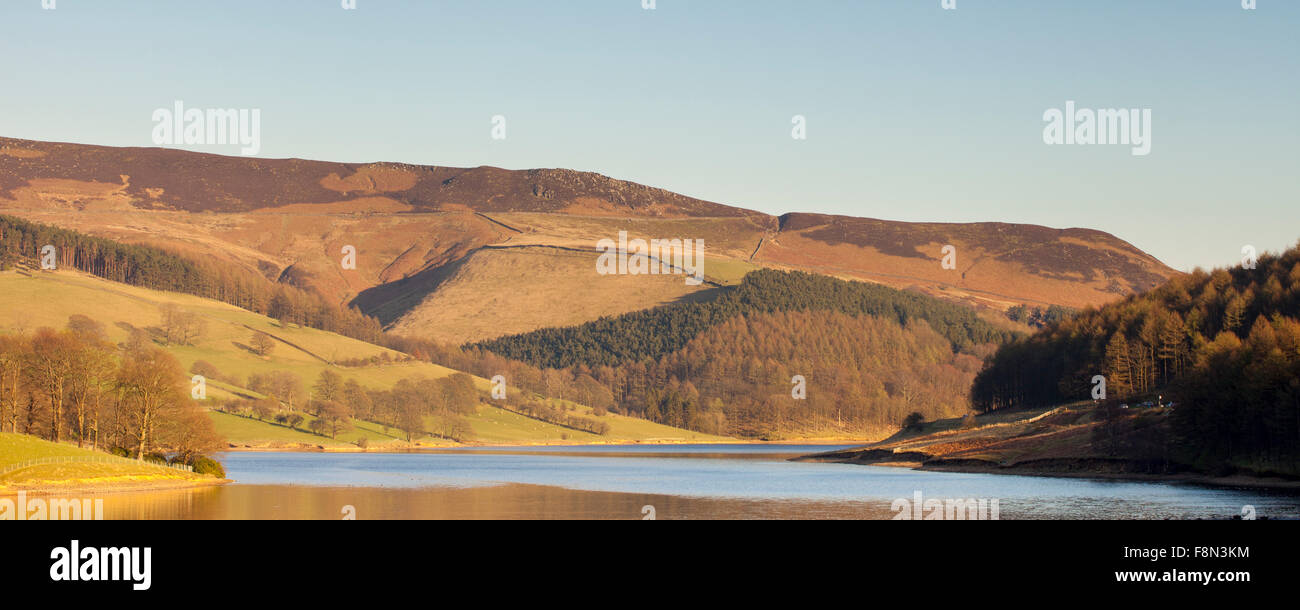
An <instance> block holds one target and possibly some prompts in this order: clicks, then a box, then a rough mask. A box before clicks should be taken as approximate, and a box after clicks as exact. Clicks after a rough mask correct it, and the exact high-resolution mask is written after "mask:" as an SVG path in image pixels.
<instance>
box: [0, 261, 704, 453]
mask: <svg viewBox="0 0 1300 610" xmlns="http://www.w3.org/2000/svg"><path fill="white" fill-rule="evenodd" d="M169 303H170V304H174V305H176V306H178V307H179V308H181V309H182V310H183V311H186V312H191V313H195V314H198V315H199V316H201V317H202V318H203V320H204V321H205V323H206V324H205V330H204V333H203V335H202V337H200V338H199V339H197V340H196V341H194V344H193V345H186V346H180V345H170V346H167V349H168V350H169V351H171V352H173V353H174V354H175V355H176V356H177V358H178V359H179V360H180V361H181V364H182V365H183V366H184V367H185V368H186V369H187V370H188V369H189V367H190V366H192V365H193V363H194V362H196V361H199V360H202V361H205V362H208V363H210V364H212V365H214V366H215V367H216V368H217V369H218V370H219V371H220V372H221V373H222V376H223V377H224V379H223V380H210V381H209V382H208V388H207V389H208V391H207V396H208V400H209V401H210V402H211V403H212V404H213V405H215V404H217V403H219V402H221V401H224V400H226V399H229V398H232V397H236V396H240V397H253V398H257V397H260V395H259V394H257V393H255V392H251V391H249V390H247V389H246V388H244V387H243V386H244V385H245V384H246V382H247V379H248V375H249V374H250V373H267V372H269V371H273V370H284V371H289V372H292V373H294V374H296V375H298V376H300V377H301V378H302V379H303V381H304V382H305V383H306V384H307V385H310V384H311V383H312V382H313V381H314V380H315V379H316V378H317V377H318V376H319V375H320V373H321V372H322V371H324V370H327V369H331V370H334V371H335V372H337V373H339V374H340V375H341V376H343V377H344V378H345V379H356V380H357V382H358V383H360V384H361V385H362V386H365V387H368V388H372V389H387V388H390V387H391V386H392V385H393V384H395V383H396V382H397V381H399V380H401V379H403V378H410V377H420V376H422V377H426V378H441V377H445V376H448V375H450V374H452V373H454V372H455V371H453V370H451V369H448V368H445V367H442V366H438V365H435V364H430V363H427V362H416V361H408V362H396V361H394V362H390V363H385V364H376V365H368V366H363V367H346V366H337V365H335V364H332V363H333V362H335V361H338V360H351V359H367V358H370V357H372V356H381V355H384V354H387V355H388V356H389V358H391V359H393V360H397V359H400V358H402V357H403V355H402V354H400V353H399V352H395V351H392V350H388V349H385V348H382V347H379V346H375V345H372V344H369V343H365V342H363V341H357V340H355V339H350V338H347V337H343V336H341V335H336V334H334V333H330V332H326V331H322V330H316V329H312V328H302V327H298V326H290V327H289V328H282V327H281V326H280V325H279V323H278V322H276V321H274V320H272V319H270V318H267V317H265V316H261V315H258V314H255V313H252V312H249V311H246V310H243V309H239V308H237V307H234V306H232V305H227V304H225V303H220V302H217V301H212V300H209V299H203V298H199V297H193V296H189V295H183V294H176V293H169V292H160V291H156V290H149V289H145V288H139V287H134V286H128V285H124V284H117V283H113V282H109V281H106V280H101V279H99V278H96V277H93V276H89V275H86V274H82V273H79V272H76V271H53V272H48V271H34V272H29V271H10V272H3V273H0V332H31V331H34V330H36V329H37V328H40V327H42V326H48V327H52V328H63V327H64V326H65V325H66V324H67V322H68V318H69V317H70V316H73V315H77V314H80V315H85V316H88V317H90V318H92V319H94V320H96V321H98V322H100V323H101V324H103V325H104V327H105V330H106V331H107V333H108V335H109V339H110V340H111V341H113V342H115V343H122V342H125V341H126V340H127V338H128V337H129V336H130V334H131V332H132V331H133V329H141V330H145V331H146V332H150V330H151V329H154V332H156V328H157V327H158V326H159V324H160V323H161V306H162V305H164V304H169ZM254 331H257V332H265V333H268V334H270V335H272V336H273V337H275V338H276V339H277V341H276V344H275V348H274V349H273V350H272V351H271V353H270V354H269V355H268V356H266V357H262V356H258V355H257V354H255V353H254V352H253V351H251V350H250V349H249V348H248V345H249V343H250V340H251V337H252V335H253V333H254ZM475 383H476V384H477V385H478V386H479V388H480V389H483V390H487V389H488V387H489V382H488V381H487V380H485V379H482V378H475ZM573 409H575V411H574V413H575V414H577V415H582V416H587V417H594V415H592V414H591V410H590V408H588V407H586V406H583V405H573ZM210 415H211V417H212V418H213V420H214V421H215V423H216V424H217V431H218V432H219V433H221V434H222V435H223V436H225V438H226V439H227V440H228V441H230V442H231V443H232V444H234V445H236V446H243V445H249V446H282V447H315V446H321V447H344V446H356V443H357V441H359V440H360V439H362V438H364V439H366V442H367V444H369V445H370V446H376V445H383V444H385V443H397V442H399V441H405V437H404V436H402V434H401V433H400V432H398V431H396V430H384V429H383V427H382V426H380V425H379V424H374V423H371V422H360V421H358V422H356V423H355V424H356V425H355V427H354V429H353V430H351V431H348V432H344V433H341V434H339V435H338V438H336V439H331V438H329V437H327V436H320V435H316V434H312V433H310V432H307V431H306V430H307V429H308V428H307V426H309V425H310V423H311V420H312V417H311V416H310V415H306V416H305V417H306V419H305V420H304V421H303V422H302V423H301V424H299V425H298V426H297V428H296V429H295V428H289V427H287V426H283V425H279V424H275V423H272V422H263V421H258V420H256V419H251V418H247V417H240V416H235V415H229V414H225V413H218V412H215V411H213V412H211V413H210ZM467 419H468V420H469V423H470V427H471V430H472V431H473V432H474V438H473V439H471V442H501V443H561V442H628V441H655V440H662V441H674V442H682V441H702V440H716V439H717V438H718V437H710V436H708V435H702V434H698V433H694V432H690V431H686V430H680V429H677V428H671V427H668V426H661V425H658V424H654V423H651V422H647V421H644V420H640V419H636V418H630V417H624V416H620V415H615V414H613V413H610V414H607V415H604V416H600V418H599V419H600V420H601V421H604V422H607V423H608V424H609V426H610V431H609V434H606V435H595V434H591V433H587V432H582V431H578V430H573V429H569V428H565V427H563V426H558V425H555V424H550V423H546V422H542V421H539V420H535V419H531V418H527V417H524V416H522V415H517V414H515V413H511V412H507V411H504V410H502V409H499V408H497V407H493V406H488V405H480V406H479V408H478V412H477V413H476V414H473V415H470V416H469V417H468V418H467ZM417 440H418V441H419V442H420V443H421V444H422V445H446V444H450V443H449V442H448V441H445V440H438V439H434V438H432V437H426V438H423V439H417Z"/></svg>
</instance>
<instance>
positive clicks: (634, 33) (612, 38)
mask: <svg viewBox="0 0 1300 610" xmlns="http://www.w3.org/2000/svg"><path fill="white" fill-rule="evenodd" d="M47 1H48V0H47ZM54 3H55V4H54V8H53V9H52V10H50V9H46V8H43V6H42V0H0V32H3V34H2V35H0V56H3V57H4V58H5V59H4V61H0V136H7V137H17V138H27V139H34V140H47V141H62V142H79V143H87V144H101V145H111V146H152V145H154V142H153V139H152V138H153V131H154V121H153V113H154V111H155V110H156V109H159V108H171V107H172V105H173V103H174V102H175V101H177V100H180V101H182V102H183V103H184V104H185V106H186V107H191V108H204V109H206V108H236V109H254V108H255V109H259V110H260V113H261V149H260V151H259V152H258V154H257V156H260V157H266V158H284V157H299V158H308V159H321V160H329V161H344V162H372V161H400V162H406V163H416V164H428V165H443V166H455V167H474V166H479V165H491V166H497V167H505V168H510V169H527V168H538V167H563V168H571V169H578V170H586V171H595V172H599V173H602V174H606V175H609V176H613V177H615V178H621V179H626V180H632V181H635V182H640V183H644V184H649V185H652V186H657V187H661V188H665V189H668V190H671V191H675V192H679V193H682V194H686V195H690V196H693V197H699V198H701V199H706V200H710V201H716V202H719V203H724V204H728V205H735V206H740V207H745V208H749V209H755V210H760V211H763V212H768V213H771V214H781V213H785V212H821V213H829V214H844V215H851V216H865V217H872V218H884V219H891V220H904V221H928V222H976V221H999V222H1016V223H1033V224H1041V225H1046V226H1051V227H1058V228H1065V227H1087V228H1093V229H1099V230H1103V231H1107V232H1110V233H1113V234H1115V235H1117V236H1118V237H1120V238H1123V239H1125V240H1128V241H1129V242H1131V243H1133V244H1134V245H1136V246H1137V247H1139V248H1142V249H1143V250H1146V251H1147V252H1150V253H1152V254H1153V255H1155V256H1156V257H1158V258H1159V259H1161V260H1162V261H1164V262H1165V263H1167V264H1169V265H1170V266H1172V267H1174V268H1176V269H1181V270H1185V271H1186V270H1190V269H1191V268H1192V267H1194V266H1204V267H1213V266H1225V265H1232V264H1236V263H1237V262H1239V261H1240V259H1241V257H1242V255H1241V249H1242V247H1243V246H1245V245H1251V246H1254V247H1255V248H1256V249H1257V250H1259V251H1261V252H1263V251H1268V250H1272V251H1277V250H1282V249H1285V248H1288V247H1291V246H1293V245H1295V244H1296V243H1297V241H1298V240H1300V151H1298V150H1297V144H1298V143H1300V111H1298V110H1297V101H1300V35H1298V34H1297V32H1300V2H1296V1H1294V0H1257V3H1256V8H1254V9H1253V10H1245V9H1243V8H1242V2H1241V0H1168V1H1155V0H1145V1H1135V0H1090V1H1086V2H1084V1H1072V0H955V4H956V8H955V9H951V10H950V9H945V8H944V7H943V6H942V2H941V0H802V1H793V0H791V1H775V0H750V1H745V0H656V1H655V2H654V5H655V6H654V8H653V9H651V10H647V9H646V8H644V7H643V3H642V0H549V1H548V0H463V1H462V0H356V8H355V9H352V10H347V9H344V8H343V6H342V1H341V0H208V1H200V0H186V1H179V2H178V1H176V0H135V1H128V0H54ZM1067 101H1073V102H1074V104H1075V105H1076V107H1078V108H1088V109H1148V110H1150V111H1151V117H1152V119H1151V123H1150V128H1151V149H1150V153H1149V154H1147V155H1145V156H1136V155H1133V154H1132V152H1131V147H1130V146H1126V145H1103V144H1095V145H1048V144H1047V143H1045V142H1044V133H1043V132H1044V127H1045V125H1046V123H1045V121H1044V113H1045V112H1047V111H1048V110H1050V109H1054V108H1055V109H1064V108H1065V104H1066V102H1067ZM498 115H499V116H503V117H505V119H506V123H505V125H506V137H505V139H503V140H499V139H493V137H492V129H493V127H494V124H493V122H492V120H493V117H495V116H498ZM795 116H802V117H804V119H805V121H806V123H805V124H806V139H796V138H794V137H792V133H793V132H792V130H793V129H794V127H793V123H792V120H793V118H794V117H795ZM188 148H190V149H193V150H201V151H205V152H218V153H222V154H236V155H237V154H240V151H239V147H238V146H221V145H214V146H191V147H188Z"/></svg>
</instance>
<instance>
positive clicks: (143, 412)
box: [0, 315, 223, 463]
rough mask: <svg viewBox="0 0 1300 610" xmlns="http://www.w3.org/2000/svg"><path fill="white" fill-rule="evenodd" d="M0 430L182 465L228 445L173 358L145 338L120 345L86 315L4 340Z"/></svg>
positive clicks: (0, 339) (140, 336)
mask: <svg viewBox="0 0 1300 610" xmlns="http://www.w3.org/2000/svg"><path fill="white" fill-rule="evenodd" d="M0 429H3V430H7V431H8V432H13V433H21V434H30V435H34V436H40V437H43V438H47V439H49V440H51V441H54V442H63V441H65V440H75V441H76V442H77V446H79V447H82V446H86V445H89V446H90V447H91V448H92V449H104V450H111V451H114V452H117V453H120V454H124V455H125V454H130V455H134V456H135V457H137V458H138V459H144V458H147V457H151V456H156V455H157V454H159V453H172V454H175V457H176V458H177V459H180V460H182V461H183V462H184V463H192V462H193V460H195V459H197V458H200V457H202V456H204V455H206V454H209V453H212V452H215V451H218V450H220V448H221V446H222V444H223V441H222V439H221V438H220V437H219V436H218V435H217V433H216V431H215V429H214V428H213V424H212V422H211V421H210V420H209V419H208V418H207V416H206V415H205V414H204V413H203V411H202V410H201V409H200V408H199V406H198V405H197V404H196V403H195V401H194V400H193V399H191V397H190V386H189V380H188V379H187V378H186V376H185V373H184V369H182V367H181V365H180V363H179V362H178V361H177V360H176V358H175V357H174V356H172V355H171V354H170V353H168V352H167V351H166V350H164V349H162V348H161V347H159V346H157V345H156V344H154V343H153V341H152V340H151V339H150V338H149V337H148V336H147V334H146V333H143V332H137V333H134V334H133V335H132V336H131V338H130V340H128V341H127V342H126V343H123V344H116V345H115V344H113V343H112V342H110V341H109V340H108V338H107V334H106V333H105V332H104V327H103V325H102V324H100V323H99V322H97V321H95V320H93V319H91V318H89V317H86V316H82V315H75V316H72V317H71V318H69V320H68V324H67V326H66V328H63V329H54V328H49V327H42V328H39V329H37V330H36V331H35V332H34V333H32V334H30V335H29V334H5V335H0Z"/></svg>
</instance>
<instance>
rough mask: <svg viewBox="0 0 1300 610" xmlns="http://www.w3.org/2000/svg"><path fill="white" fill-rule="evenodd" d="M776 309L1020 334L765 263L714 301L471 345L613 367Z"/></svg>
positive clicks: (958, 342) (547, 363) (969, 340)
mask: <svg viewBox="0 0 1300 610" xmlns="http://www.w3.org/2000/svg"><path fill="white" fill-rule="evenodd" d="M778 311H834V312H841V313H845V314H850V315H856V316H872V317H879V318H884V319H888V320H892V321H894V322H896V323H898V324H899V325H903V326H906V325H907V324H908V323H909V321H911V320H915V319H919V320H924V321H925V322H926V323H927V324H928V325H929V326H930V328H931V329H932V330H934V331H935V332H937V333H939V334H940V335H941V336H943V337H944V338H945V339H947V340H948V341H949V342H950V343H952V344H953V346H955V347H956V348H957V349H959V350H960V349H967V348H970V347H972V346H975V345H980V344H985V343H1003V342H1006V341H1009V340H1011V339H1012V338H1014V337H1016V336H1018V335H1017V333H1015V332H1013V331H1009V330H1004V329H1001V328H998V327H996V326H994V325H993V324H991V323H989V322H987V321H985V320H983V319H981V318H980V317H979V316H978V315H977V314H976V313H975V311H974V310H972V309H971V308H969V307H966V306H964V305H960V304H956V303H950V302H947V301H943V300H940V299H937V298H934V297H930V296H926V295H923V294H919V293H915V292H910V291H904V290H897V289H894V288H890V287H888V286H883V285H880V284H869V283H866V282H855V281H846V280H840V279H836V278H832V277H827V276H823V275H816V274H811V273H804V272H801V271H778V270H772V269H760V270H757V271H752V272H750V273H749V274H747V275H746V276H745V278H744V280H743V281H742V282H741V283H740V284H739V285H738V286H735V287H732V288H728V289H725V291H724V292H723V293H722V294H721V295H719V296H718V297H717V298H714V299H712V300H709V301H704V302H693V303H681V304H674V305H666V306H662V307H657V308H654V309H649V310H645V311H638V312H632V313H627V314H623V315H620V316H615V317H605V318H601V319H599V320H595V321H592V322H588V323H585V324H581V325H578V326H571V327H565V328H546V329H540V330H536V331H533V332H529V333H524V334H519V335H512V336H508V337H501V338H498V339H493V340H490V341H484V342H480V343H478V344H476V345H474V346H471V347H477V348H482V349H485V350H488V351H491V352H494V353H497V354H499V355H502V356H505V357H507V358H511V359H514V360H520V361H523V362H527V363H529V364H531V365H533V366H536V367H541V368H555V369H562V368H566V367H572V366H575V365H578V364H582V365H586V366H588V367H596V366H615V365H622V364H627V363H632V362H643V361H647V360H654V359H658V358H661V357H663V356H666V355H668V354H670V353H672V352H674V351H677V350H679V349H681V348H682V347H684V346H685V345H686V344H687V343H688V342H689V341H691V340H692V339H693V338H695V337H696V336H699V335H700V334H701V333H703V332H705V331H706V330H708V329H710V328H712V327H714V326H717V325H719V324H722V323H724V322H726V321H728V320H732V319H734V318H736V317H737V316H740V315H743V314H750V313H771V312H778Z"/></svg>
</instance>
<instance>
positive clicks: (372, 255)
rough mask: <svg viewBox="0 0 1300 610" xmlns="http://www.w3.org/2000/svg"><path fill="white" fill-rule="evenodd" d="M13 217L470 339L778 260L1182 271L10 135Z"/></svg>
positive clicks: (945, 235)
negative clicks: (669, 251)
mask: <svg viewBox="0 0 1300 610" xmlns="http://www.w3.org/2000/svg"><path fill="white" fill-rule="evenodd" d="M0 212H2V213H5V214H10V215H14V216H19V217H22V218H25V219H28V220H33V221H39V222H44V223H49V224H53V225H56V226H60V227H65V228H70V229H76V230H79V231H82V232H85V233H88V234H92V235H97V236H102V237H108V238H112V239H114V240H117V241H120V242H123V243H128V244H137V243H138V244H149V245H154V246H159V247H163V248H166V249H168V250H169V251H174V252H177V253H181V254H185V255H189V256H192V257H195V258H205V259H210V260H219V261H222V262H225V263H229V264H232V265H236V266H238V267H240V268H242V269H244V270H246V271H248V272H251V273H257V274H260V275H262V276H264V277H266V278H268V279H271V280H273V281H275V282H279V283H282V284H286V285H292V286H296V287H299V288H303V289H304V290H308V291H311V292H316V293H319V294H321V295H323V297H324V298H325V299H326V300H328V301H329V302H330V303H333V304H335V305H339V306H343V305H347V304H355V305H357V306H359V307H361V308H362V310H364V311H365V312H367V313H370V314H372V315H375V316H377V317H379V318H380V319H381V320H382V321H383V322H384V323H385V324H387V325H388V327H389V328H390V329H393V330H395V331H398V332H400V333H402V334H408V335H412V336H422V337H427V338H432V339H438V340H441V341H445V342H455V343H464V342H476V341H481V340H486V339H492V338H497V337H501V336H506V335H511V334H518V333H524V332H528V331H532V330H537V329H539V328H546V327H554V326H565V325H573V324H578V323H581V322H586V321H591V320H595V319H598V318H600V317H602V316H609V315H619V314H623V313H627V312H630V311H636V310H641V309H646V308H650V307H654V306H657V305H661V304H665V303H672V302H677V301H680V300H684V299H692V298H702V297H703V296H707V294H700V293H707V291H709V290H710V289H711V288H714V287H717V286H724V285H732V284H734V283H735V282H737V281H738V280H739V278H740V277H743V275H744V272H746V271H748V270H751V269H754V268H763V267H765V268H775V269H796V270H805V271H809V272H814V273H819V274H825V275H832V276H836V277H842V278H849V279H859V280H864V281H870V282H876V283H881V284H884V285H888V286H892V287H896V288H911V289H915V290H918V291H921V292H924V293H927V294H930V295H933V296H939V297H943V298H946V299H950V300H956V301H960V302H963V303H966V304H969V305H973V306H976V307H980V308H987V309H991V310H993V311H997V312H1001V311H1004V310H1006V309H1007V308H1008V307H1010V306H1012V305H1017V304H1026V305H1032V306H1046V305H1052V304H1056V305H1063V306H1068V307H1072V308H1078V307H1083V306H1086V305H1099V304H1102V303H1107V302H1110V301H1113V300H1116V299H1119V298H1122V297H1123V296H1124V295H1126V294H1132V293H1135V292H1141V291H1143V290H1146V289H1148V288H1150V287H1152V286H1154V285H1156V284H1158V283H1160V282H1161V281H1163V280H1164V279H1167V278H1169V277H1173V276H1174V275H1176V273H1175V272H1174V271H1173V270H1171V269H1169V268H1168V267H1166V266H1164V265H1163V264H1161V263H1160V262H1159V261H1157V260H1155V259H1154V258H1152V257H1151V256H1149V255H1147V254H1145V253H1143V252H1142V251H1140V250H1138V249H1137V248H1135V247H1133V246H1132V245H1130V244H1128V243H1126V242H1124V241H1122V240H1119V239H1117V238H1115V237H1113V236H1111V235H1108V234H1105V233H1101V232H1098V231H1090V230H1085V229H1064V230H1060V229H1050V228H1046V227H1038V226H1030V225H1014V224H1003V223H970V224H941V223H902V222H891V221H887V220H877V219H866V218H851V217H844V216H827V215H817V214H786V215H782V216H771V215H767V214H763V213H759V212H754V211H751V210H746V209H743V208H739V207H732V206H727V205H723V204H718V203H713V202H708V201H703V200H699V199H695V198H691V197H687V196H684V195H679V194H675V193H671V192H668V191H664V190H662V189H656V188H653V187H649V186H644V185H639V184H634V183H631V182H626V181H621V180H616V179H613V178H609V177H606V176H601V175H598V174H592V173H586V172H578V171H571V170H563V169H538V170H504V169H499V168H491V167H479V168H449V167H430V166H415V165H406V164H396V163H373V164H344V163H329V162H321V161H304V160H299V159H285V160H267V159H248V158H233V157H222V156H216V155H206V154H199V153H190V152H184V151H177V150H165V149H152V148H110V147H101V146H88V145H79V144H57V143H47V142H34V141H27V140H15V139H4V138H0ZM620 231H626V232H628V234H629V235H631V236H634V237H641V238H646V239H650V238H665V239H667V238H681V239H699V240H703V241H704V243H705V255H704V265H703V268H704V276H705V279H706V282H705V283H704V284H703V285H701V286H688V285H685V284H684V283H682V282H680V281H679V282H673V281H671V278H672V277H673V276H669V277H668V278H659V277H653V278H647V277H641V278H630V277H628V276H616V275H606V276H601V275H597V274H596V273H595V268H594V262H595V257H596V252H595V245H596V243H597V241H599V240H601V239H612V238H615V237H616V236H617V235H618V234H619V232H620ZM946 245H952V246H954V247H955V248H956V252H957V259H956V265H955V268H954V269H945V268H943V267H942V266H941V264H940V259H941V250H942V248H943V247H944V246H946ZM345 246H351V247H353V248H355V251H356V253H357V256H356V268H355V269H351V268H344V267H343V266H342V265H340V259H341V258H342V254H341V252H342V249H343V248H344V247H345ZM677 279H680V278H677ZM516 286H517V287H519V290H514V288H515V287H516ZM484 295H487V296H484ZM616 295H620V296H618V298H615V296H616ZM561 300H562V302H563V303H564V304H565V306H564V307H557V306H556V304H557V303H558V302H561Z"/></svg>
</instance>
